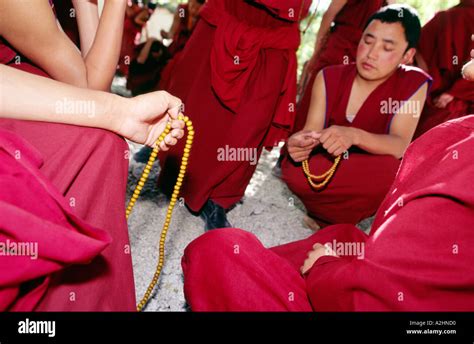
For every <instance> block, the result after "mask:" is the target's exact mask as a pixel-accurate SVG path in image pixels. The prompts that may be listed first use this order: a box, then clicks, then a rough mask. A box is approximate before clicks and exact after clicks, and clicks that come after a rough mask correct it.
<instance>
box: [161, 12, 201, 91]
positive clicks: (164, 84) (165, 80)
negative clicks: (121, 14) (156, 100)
mask: <svg viewBox="0 0 474 344" xmlns="http://www.w3.org/2000/svg"><path fill="white" fill-rule="evenodd" d="M178 11H184V16H183V17H180V21H179V26H178V30H177V31H176V32H175V34H174V36H173V43H171V45H170V46H169V47H168V53H169V54H170V57H171V60H169V61H168V64H167V65H166V67H165V68H164V69H163V72H162V73H161V80H160V82H159V85H158V87H157V88H156V89H157V90H168V87H169V84H170V82H171V80H172V79H173V71H174V68H175V66H176V63H177V62H178V61H179V59H180V57H181V52H182V51H183V49H184V47H185V46H186V43H187V42H188V40H189V38H190V37H191V34H192V33H193V30H194V27H193V28H191V29H189V28H188V21H189V11H188V4H182V5H179V6H178ZM178 13H181V12H178Z"/></svg>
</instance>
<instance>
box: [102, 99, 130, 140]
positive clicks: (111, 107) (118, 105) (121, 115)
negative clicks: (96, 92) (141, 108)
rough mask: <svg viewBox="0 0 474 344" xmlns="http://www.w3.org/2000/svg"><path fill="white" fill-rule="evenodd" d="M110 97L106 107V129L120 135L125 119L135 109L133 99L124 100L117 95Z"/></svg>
mask: <svg viewBox="0 0 474 344" xmlns="http://www.w3.org/2000/svg"><path fill="white" fill-rule="evenodd" d="M109 95H110V97H109V99H108V100H107V106H106V114H107V115H106V117H107V119H106V123H105V125H106V127H105V128H104V129H107V130H110V131H112V132H114V133H116V134H120V129H121V128H122V125H123V123H124V122H125V117H126V116H127V114H129V113H131V111H132V109H133V98H124V97H121V96H118V95H115V94H109Z"/></svg>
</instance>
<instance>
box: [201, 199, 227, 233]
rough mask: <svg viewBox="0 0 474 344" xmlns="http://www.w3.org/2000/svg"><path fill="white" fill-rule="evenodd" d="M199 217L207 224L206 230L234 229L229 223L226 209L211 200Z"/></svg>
mask: <svg viewBox="0 0 474 344" xmlns="http://www.w3.org/2000/svg"><path fill="white" fill-rule="evenodd" d="M199 216H200V217H201V218H202V219H203V220H204V222H205V223H206V230H211V229H216V228H226V227H232V225H231V224H230V223H229V221H227V216H226V213H225V209H224V208H222V207H221V206H220V205H218V204H216V203H214V202H213V201H211V200H208V201H207V202H206V204H205V205H204V207H203V208H202V210H201V213H200V215H199Z"/></svg>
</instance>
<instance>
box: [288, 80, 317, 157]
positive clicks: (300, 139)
mask: <svg viewBox="0 0 474 344" xmlns="http://www.w3.org/2000/svg"><path fill="white" fill-rule="evenodd" d="M325 114H326V88H325V85H324V76H323V72H322V71H320V72H319V73H318V75H317V76H316V80H315V82H314V85H313V90H312V94H311V105H310V107H309V111H308V116H307V119H306V124H305V127H304V129H303V130H301V131H299V132H297V133H295V134H293V135H292V136H291V137H290V138H289V139H288V146H287V148H288V154H290V156H291V158H292V159H293V161H295V162H301V161H303V160H306V159H308V158H309V155H310V154H311V151H312V150H313V149H314V147H316V146H317V145H318V144H319V136H320V135H319V134H318V133H319V132H320V131H321V130H322V129H323V128H324V121H325Z"/></svg>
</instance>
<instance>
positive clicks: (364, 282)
mask: <svg viewBox="0 0 474 344" xmlns="http://www.w3.org/2000/svg"><path fill="white" fill-rule="evenodd" d="M473 149H474V115H471V116H468V117H464V118H461V119H458V120H453V121H450V122H447V123H445V124H443V125H441V126H438V127H437V128H436V129H434V130H432V131H430V132H429V133H428V134H426V135H424V136H423V137H421V138H420V139H418V140H416V141H415V142H414V143H412V145H411V146H410V147H409V149H408V151H407V153H406V155H405V159H404V160H403V162H402V165H401V168H400V171H399V173H398V175H397V178H396V180H395V182H394V184H393V185H392V187H391V189H390V192H389V193H388V194H387V197H386V198H385V200H384V202H383V203H382V205H381V206H380V208H379V210H378V212H377V216H376V219H375V222H374V224H373V227H372V231H371V233H370V235H369V236H367V235H365V234H364V233H363V232H361V231H360V230H359V229H357V228H356V227H354V226H352V225H348V224H340V225H334V226H331V227H327V228H325V229H323V230H320V231H319V232H317V233H315V234H314V235H312V236H311V237H309V238H308V239H305V240H301V241H297V242H293V243H289V244H286V245H282V246H278V247H274V248H272V249H266V248H264V247H263V246H262V244H261V243H260V241H259V240H258V239H257V238H256V237H255V236H254V235H252V234H250V233H248V232H245V231H242V230H240V229H228V228H226V229H219V230H215V231H210V232H208V233H206V234H204V235H203V236H201V237H200V238H198V239H196V240H195V241H193V242H192V243H191V244H189V246H188V247H187V248H186V250H185V254H184V256H183V259H182V266H183V271H184V291H185V296H186V299H187V302H188V304H189V305H190V306H191V308H192V309H193V310H194V311H308V310H311V309H312V310H315V311H473V310H474V266H473V264H472V262H473V261H474V250H472V247H473V245H474V232H473V231H472V229H473V228H474V216H473V214H474V189H473V185H472V183H471V184H469V183H467V182H466V181H468V180H472V179H473V178H474V164H472V162H471V156H472V150H473ZM334 240H336V241H334ZM315 243H320V244H323V245H324V244H331V245H332V248H333V250H338V247H339V246H341V247H346V250H345V251H340V252H339V258H338V257H331V256H324V257H321V258H319V259H318V260H317V261H316V263H315V264H314V265H313V267H312V268H311V270H310V271H309V272H308V273H307V274H306V275H305V276H302V275H301V274H300V273H299V267H300V266H302V265H303V262H304V260H305V259H306V257H307V254H308V252H309V251H310V250H311V249H312V246H313V245H314V244H315ZM344 244H346V246H344ZM350 247H352V248H353V249H352V252H351V250H350V249H349V248H350ZM357 247H358V249H357ZM354 248H356V249H355V250H354ZM354 253H359V255H355V254H354Z"/></svg>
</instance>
